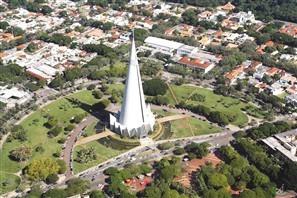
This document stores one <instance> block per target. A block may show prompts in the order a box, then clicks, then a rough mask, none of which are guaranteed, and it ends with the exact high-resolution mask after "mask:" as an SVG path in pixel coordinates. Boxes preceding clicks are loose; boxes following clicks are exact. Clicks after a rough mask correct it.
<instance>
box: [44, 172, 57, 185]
mask: <svg viewBox="0 0 297 198" xmlns="http://www.w3.org/2000/svg"><path fill="white" fill-rule="evenodd" d="M58 180H59V176H58V175H57V174H50V175H48V176H47V178H46V183H48V184H54V183H56V182H57V181H58Z"/></svg>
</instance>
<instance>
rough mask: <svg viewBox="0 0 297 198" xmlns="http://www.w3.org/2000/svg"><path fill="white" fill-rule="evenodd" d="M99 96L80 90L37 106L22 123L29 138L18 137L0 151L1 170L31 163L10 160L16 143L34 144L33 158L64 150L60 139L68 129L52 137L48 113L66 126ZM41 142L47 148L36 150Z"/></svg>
mask: <svg viewBox="0 0 297 198" xmlns="http://www.w3.org/2000/svg"><path fill="white" fill-rule="evenodd" d="M73 99H77V101H79V102H81V103H82V104H77V101H75V102H73ZM98 101H99V100H97V99H95V98H94V97H93V95H92V92H91V91H80V92H77V93H75V94H72V95H70V96H67V97H65V98H61V99H59V100H57V101H55V102H52V103H50V104H48V105H47V106H45V107H43V108H41V109H39V110H37V111H36V112H34V113H33V114H31V115H30V116H29V117H28V118H26V119H25V120H24V121H23V122H22V123H21V125H22V126H23V127H24V129H25V130H27V131H28V132H27V136H28V141H26V142H24V143H22V142H19V141H16V140H13V141H12V142H5V143H4V145H3V149H2V150H1V151H0V158H1V161H2V163H1V167H0V170H1V171H7V172H18V171H20V169H22V168H23V167H24V166H26V165H28V163H29V162H30V161H28V162H27V163H17V162H15V161H12V160H10V158H9V157H8V156H9V152H10V151H11V150H13V149H14V148H15V147H17V146H20V145H22V144H25V145H28V146H31V147H32V150H33V152H32V157H31V159H30V160H32V159H36V158H41V157H51V156H53V153H55V152H57V151H60V150H61V144H58V143H57V141H58V140H59V139H61V138H63V137H66V136H67V133H66V134H64V133H63V132H62V133H60V135H58V136H57V137H55V138H50V137H49V136H48V135H47V133H48V131H49V130H50V129H48V128H47V127H46V126H44V124H45V123H46V122H47V120H48V119H47V118H46V116H48V115H50V116H53V117H55V118H57V119H58V121H59V123H60V124H61V125H62V126H63V127H65V126H67V125H68V124H70V120H71V118H72V117H74V116H75V115H77V114H80V113H84V112H86V111H88V108H90V107H91V105H92V104H94V103H96V102H98ZM38 146H42V147H43V148H44V151H43V152H36V151H35V149H36V147H38Z"/></svg>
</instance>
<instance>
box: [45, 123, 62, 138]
mask: <svg viewBox="0 0 297 198" xmlns="http://www.w3.org/2000/svg"><path fill="white" fill-rule="evenodd" d="M62 130H63V129H62V127H61V126H56V127H55V128H53V129H52V130H50V131H49V132H48V134H49V135H50V136H53V137H57V136H58V135H59V134H60V133H61V132H62Z"/></svg>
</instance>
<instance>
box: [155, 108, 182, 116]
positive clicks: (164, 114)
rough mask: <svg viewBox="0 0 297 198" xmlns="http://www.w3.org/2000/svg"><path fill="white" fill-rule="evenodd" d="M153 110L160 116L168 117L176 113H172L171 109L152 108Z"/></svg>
mask: <svg viewBox="0 0 297 198" xmlns="http://www.w3.org/2000/svg"><path fill="white" fill-rule="evenodd" d="M152 111H153V113H155V114H157V115H159V116H160V117H167V116H172V115H176V114H175V113H171V112H169V111H163V110H155V109H152Z"/></svg>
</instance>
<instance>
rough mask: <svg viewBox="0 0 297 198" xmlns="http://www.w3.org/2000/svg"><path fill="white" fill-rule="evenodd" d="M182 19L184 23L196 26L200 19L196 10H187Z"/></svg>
mask: <svg viewBox="0 0 297 198" xmlns="http://www.w3.org/2000/svg"><path fill="white" fill-rule="evenodd" d="M182 19H183V21H184V23H186V24H189V25H193V26H196V25H197V23H198V18H197V14H196V13H195V10H194V9H187V10H186V11H185V12H184V13H183V14H182Z"/></svg>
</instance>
